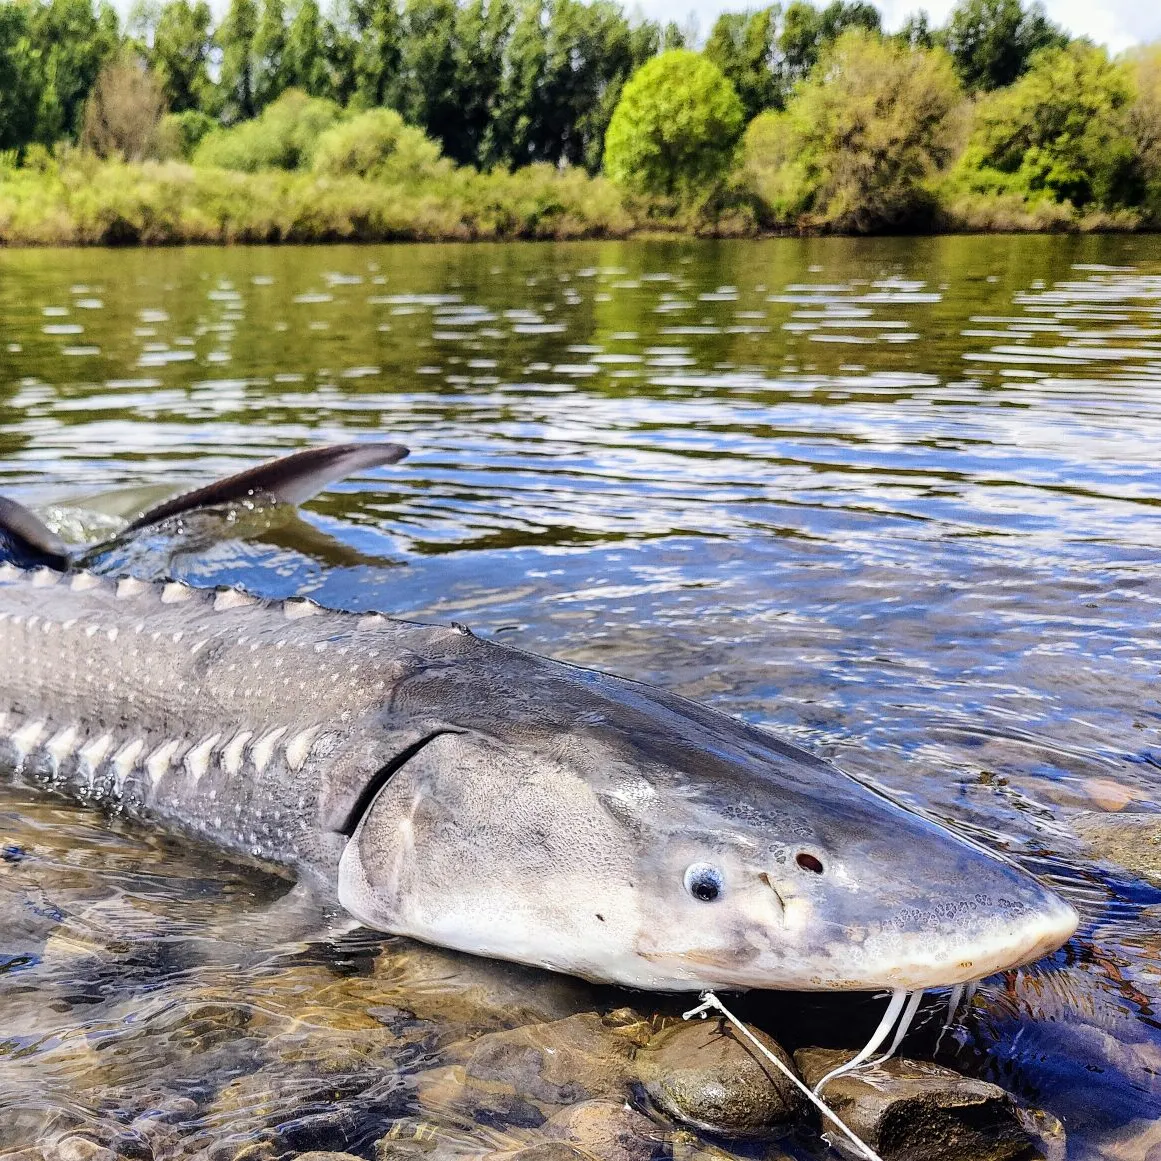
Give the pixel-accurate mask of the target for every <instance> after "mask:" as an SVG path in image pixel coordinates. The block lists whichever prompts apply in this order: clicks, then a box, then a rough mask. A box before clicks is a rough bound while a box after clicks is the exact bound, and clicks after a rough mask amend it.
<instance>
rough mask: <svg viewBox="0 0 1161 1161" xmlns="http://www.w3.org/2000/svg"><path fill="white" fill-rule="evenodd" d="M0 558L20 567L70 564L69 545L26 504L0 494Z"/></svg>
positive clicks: (63, 566)
mask: <svg viewBox="0 0 1161 1161" xmlns="http://www.w3.org/2000/svg"><path fill="white" fill-rule="evenodd" d="M0 560H6V561H8V562H10V563H12V564H15V565H19V566H20V567H21V568H36V567H38V566H40V565H48V567H49V568H60V569H64V568H68V565H69V550H68V546H67V545H66V544H65V542H64V541H63V540H61V538H60V537H59V536H57V534H56V533H55V532H53V531H52V530H51V529H50V528H48V527H47V526H46V525H45V524H44V523H43V521H41V519H40V518H39V517H38V516H34V515H33V514H32V513H31V512H30V511H29V510H28V509H27V508H25V506H24V505H23V504H18V503H17V502H16V501H15V500H10V499H8V497H7V496H0Z"/></svg>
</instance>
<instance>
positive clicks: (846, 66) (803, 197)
mask: <svg viewBox="0 0 1161 1161" xmlns="http://www.w3.org/2000/svg"><path fill="white" fill-rule="evenodd" d="M962 108H963V95H962V91H961V89H960V86H959V83H958V81H957V79H956V76H955V72H954V69H953V68H952V64H951V60H950V59H949V57H948V56H947V54H946V53H945V52H943V51H942V50H940V49H936V50H934V51H930V50H925V49H910V48H907V47H906V46H903V45H900V44H899V43H898V42H897V41H894V40H887V39H884V38H882V37H878V36H873V35H869V34H868V33H866V32H864V31H862V30H860V29H851V30H849V31H848V32H846V33H844V34H843V35H842V36H841V37H840V38H839V39H838V40H837V41H836V42H835V44H834V46H833V47H832V49H831V50H830V51H829V52H828V54H827V55H826V56H825V57H824V58H823V60H822V62H821V63H820V65H819V68H818V69H817V70H816V71H815V73H814V74H813V75H812V76H811V77H810V78H809V79H808V80H807V81H806V82H805V83H804V84H803V85H802V86H801V87H800V88H799V89H798V91H797V92H796V93H795V95H794V97H793V99H792V100H791V101H790V103H789V104H788V106H787V108H786V110H785V111H784V112H781V113H776V112H769V113H763V114H761V115H760V116H759V117H757V118H756V119H755V120H754V121H753V122H752V123H751V125H750V126H749V128H748V129H747V130H746V139H745V145H744V155H745V168H746V172H747V175H748V177H749V179H750V182H751V184H752V186H753V188H754V190H755V192H756V193H757V194H758V196H759V197H760V199H761V200H762V202H763V203H764V204H765V205H766V207H767V209H768V212H769V213H770V214H771V216H772V217H773V218H774V219H775V220H778V221H784V222H785V221H790V222H805V223H807V224H814V225H826V226H831V227H836V228H838V229H844V230H858V231H869V230H881V229H886V228H897V227H900V226H905V225H908V224H911V223H913V222H914V221H915V220H916V219H917V218H919V217H922V216H923V215H925V214H926V213H928V212H930V210H931V209H932V206H933V201H934V198H933V193H932V185H933V182H934V179H935V178H936V177H937V175H938V174H939V173H940V171H941V170H942V169H943V168H944V167H945V166H946V165H947V164H948V162H949V161H950V160H951V158H952V156H953V153H954V150H955V147H956V144H957V142H958V140H959V136H960V133H959V117H958V113H959V112H960V110H961V109H962Z"/></svg>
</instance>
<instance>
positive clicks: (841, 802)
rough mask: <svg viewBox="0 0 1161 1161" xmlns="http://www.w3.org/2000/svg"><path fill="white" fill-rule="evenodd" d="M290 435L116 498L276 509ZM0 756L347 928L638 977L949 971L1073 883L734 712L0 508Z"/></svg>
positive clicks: (1035, 931)
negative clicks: (128, 556) (170, 564)
mask: <svg viewBox="0 0 1161 1161" xmlns="http://www.w3.org/2000/svg"><path fill="white" fill-rule="evenodd" d="M404 455H406V449H405V448H402V447H399V446H398V445H382V444H380V445H352V446H344V447H338V448H324V449H318V450H315V451H310V452H306V453H299V455H298V456H292V457H289V458H287V459H284V460H280V461H276V462H275V463H274V464H272V465H267V466H264V467H260V468H258V469H253V470H251V471H249V472H245V473H243V474H242V475H241V476H238V477H233V478H231V479H230V480H226V481H223V482H221V483H219V484H216V485H213V486H211V487H210V488H207V489H202V490H201V491H199V492H196V493H191V494H189V495H188V496H186V497H179V498H178V499H177V500H176V501H171V502H169V503H167V504H165V505H162V506H161V507H160V508H159V509H155V510H153V512H151V513H146V515H145V516H143V517H141V518H139V519H138V520H136V521H134V522H133V524H132V525H131V526H130V528H129V533H128V534H130V535H132V534H135V533H136V532H137V531H138V530H140V529H142V528H146V527H149V526H151V525H155V524H156V523H157V522H158V521H164V520H172V519H180V518H183V517H184V515H186V514H188V513H191V512H193V511H196V510H199V509H202V508H205V507H209V506H214V505H219V504H227V503H237V502H240V501H241V502H251V501H253V500H254V499H255V498H258V499H259V500H261V499H262V498H265V499H267V500H272V501H279V502H283V503H291V504H294V503H299V502H301V501H302V500H303V499H305V498H306V497H308V496H309V495H311V494H313V492H314V491H317V490H319V489H320V488H321V487H323V486H325V484H326V483H328V482H330V481H331V480H333V479H336V478H339V477H340V476H342V475H345V474H347V473H349V472H350V471H352V470H355V469H358V468H363V467H368V466H372V465H376V464H383V463H388V462H394V461H397V460H399V459H401V458H402V457H403V456H404ZM0 529H2V531H0V544H2V545H6V546H7V554H8V556H9V557H12V558H14V562H13V563H8V564H5V565H4V566H3V567H0V765H2V766H3V767H5V768H6V769H7V770H9V771H10V772H12V774H13V775H14V776H16V777H18V778H20V779H23V780H25V781H29V782H32V783H35V784H37V785H39V786H42V787H46V788H51V789H53V790H56V791H60V792H63V793H65V794H68V795H70V796H72V797H74V798H76V799H80V800H82V801H85V802H91V803H94V804H99V805H102V806H104V807H106V808H111V809H113V810H116V811H120V812H124V813H126V814H129V815H132V816H136V817H141V818H145V819H149V820H152V821H154V822H155V823H157V824H160V825H161V826H164V827H167V828H171V829H174V830H177V831H180V832H184V833H186V834H190V835H194V836H197V837H199V838H202V839H206V840H209V841H210V842H212V843H215V844H218V845H219V846H221V847H224V848H227V849H229V850H232V851H235V852H239V853H244V854H245V855H246V856H250V857H253V858H256V859H259V860H263V861H266V862H269V863H274V864H278V865H280V866H282V867H285V868H288V869H289V870H290V872H291V873H292V874H293V875H295V876H296V877H297V878H298V880H299V882H300V883H302V884H305V885H307V886H308V887H309V889H310V890H311V891H314V892H318V893H319V895H320V896H321V897H323V898H328V899H332V900H335V901H337V903H338V904H339V905H340V906H341V907H342V908H343V909H345V911H346V912H347V913H348V914H349V915H350V916H351V917H353V918H354V919H355V920H358V921H360V922H362V923H364V924H366V925H367V926H369V927H371V928H374V929H377V930H379V931H383V932H390V933H395V934H399V935H405V936H411V937H414V938H416V939H419V940H424V941H427V942H430V943H434V944H439V945H443V946H446V947H450V948H455V949H458V950H461V951H467V952H474V953H477V954H480V955H485V956H491V957H497V958H501V959H506V960H512V961H516V962H519V963H523V964H529V965H536V966H539V967H543V968H548V969H551V970H554V971H560V972H567V973H572V974H575V975H578V976H582V977H584V978H586V979H589V980H593V981H602V982H610V983H615V984H621V985H626V986H631V987H636V988H647V989H662V990H677V991H687V990H702V989H709V988H715V989H746V988H778V989H793V990H829V989H855V990H875V989H880V988H890V989H892V990H895V991H899V990H920V989H925V988H931V987H937V986H947V985H958V984H961V983H963V982H965V981H973V980H977V979H980V978H982V977H984V976H987V975H990V974H992V973H994V972H996V971H1000V970H1003V969H1008V968H1012V967H1015V966H1017V965H1021V964H1025V963H1029V962H1031V961H1034V960H1036V959H1039V958H1040V957H1042V956H1044V955H1045V954H1047V953H1049V952H1051V951H1053V950H1054V949H1056V948H1058V947H1059V946H1060V945H1061V944H1062V943H1063V942H1064V941H1065V940H1067V939H1068V938H1069V936H1070V935H1071V934H1072V933H1073V931H1074V930H1075V928H1076V924H1077V915H1076V913H1075V911H1074V910H1073V908H1072V907H1071V906H1070V905H1069V904H1068V903H1067V902H1065V901H1064V900H1063V899H1061V898H1060V897H1059V896H1057V895H1056V894H1055V893H1054V892H1053V891H1051V890H1050V889H1048V888H1047V887H1046V886H1044V885H1042V884H1041V883H1040V882H1039V881H1038V880H1037V879H1035V878H1034V877H1033V876H1032V875H1031V874H1029V873H1028V872H1026V871H1025V870H1023V869H1022V868H1020V867H1019V866H1018V865H1016V864H1015V863H1013V862H1011V861H1009V860H1008V859H1006V858H1004V857H1002V856H1000V855H999V854H996V853H993V852H991V851H989V850H987V849H985V848H983V847H982V846H980V845H978V844H977V843H976V842H974V841H971V840H970V839H968V838H966V837H963V836H961V835H959V834H957V833H953V831H951V830H949V829H948V828H947V827H945V826H943V825H941V824H939V823H938V822H936V821H934V820H932V819H930V818H927V817H924V816H922V815H920V814H917V813H915V812H913V811H911V810H908V809H905V808H904V807H903V806H901V805H899V804H897V803H896V802H894V801H892V800H890V799H888V798H887V797H885V796H884V795H883V794H881V793H879V792H878V791H876V790H874V789H872V788H871V787H869V786H868V785H865V784H863V783H861V782H859V781H857V780H856V779H854V778H853V777H850V776H849V775H846V774H844V773H842V772H840V771H839V770H838V769H836V768H835V767H834V766H832V765H830V764H829V763H827V762H825V761H822V760H821V759H819V758H817V757H815V756H813V755H811V754H809V753H808V752H806V751H805V750H802V749H800V748H799V747H797V746H794V745H790V744H789V743H787V742H785V741H782V740H780V739H779V738H777V737H774V736H772V735H771V734H770V733H768V732H766V731H764V730H762V729H759V728H756V727H754V726H751V725H748V724H746V723H745V722H743V721H740V720H738V719H735V718H733V717H730V716H727V715H726V714H723V713H720V712H717V711H715V710H713V709H709V708H706V707H703V706H701V705H697V704H695V703H693V702H691V701H687V700H686V699H684V698H682V697H679V696H677V695H675V694H673V693H670V692H667V691H665V690H662V689H657V688H653V687H650V686H648V685H643V684H640V683H637V682H633V681H628V680H625V679H623V678H619V677H615V676H611V675H609V674H606V673H601V672H596V671H594V670H591V669H585V668H581V667H579V666H576V665H570V664H565V663H563V662H560V661H554V660H550V659H547V658H545V657H541V656H537V655H535V654H533V653H529V652H525V651H523V650H520V649H517V648H513V647H511V646H508V645H504V644H500V643H498V642H495V641H490V640H484V639H481V638H478V637H476V636H474V635H473V634H472V633H471V632H470V631H469V630H467V629H466V628H464V627H462V626H459V625H454V624H453V625H448V626H445V625H432V624H420V623H416V622H412V621H405V620H400V619H397V618H393V617H389V616H385V615H382V614H378V613H376V614H369V615H367V614H362V615H360V614H353V613H344V612H336V611H331V610H328V609H325V608H321V607H320V606H319V605H317V604H315V603H313V602H312V601H310V600H307V599H291V600H285V601H270V600H260V599H257V598H255V597H253V596H251V595H248V594H247V593H245V592H242V591H239V590H237V589H221V590H205V589H198V588H194V587H190V586H189V585H186V584H183V583H181V582H178V581H172V580H170V581H166V580H160V581H154V580H146V579H139V578H136V577H133V576H120V577H116V576H113V577H107V576H102V575H98V574H97V573H96V572H94V571H90V570H86V569H84V568H78V567H76V565H75V564H74V563H73V562H72V560H71V558H70V556H69V552H68V549H67V548H66V547H65V546H64V545H62V544H61V543H60V541H59V540H58V539H57V538H56V537H55V536H54V535H53V534H52V533H51V532H49V531H48V529H47V528H45V527H44V526H43V525H42V524H40V522H39V521H38V520H37V518H36V517H35V516H33V515H32V514H31V513H29V512H28V511H27V510H26V509H24V508H22V507H21V506H20V505H18V504H15V502H13V501H5V502H4V504H3V506H2V507H0Z"/></svg>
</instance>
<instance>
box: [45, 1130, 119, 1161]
mask: <svg viewBox="0 0 1161 1161" xmlns="http://www.w3.org/2000/svg"><path fill="white" fill-rule="evenodd" d="M44 1158H45V1161H117V1154H116V1153H115V1152H114V1151H113V1150H112V1149H110V1148H108V1147H107V1146H105V1145H101V1144H99V1143H98V1142H96V1141H94V1140H92V1139H91V1138H89V1137H82V1136H79V1135H70V1136H67V1137H61V1138H60V1139H59V1140H58V1141H55V1142H54V1143H53V1144H51V1145H46V1146H45V1147H44Z"/></svg>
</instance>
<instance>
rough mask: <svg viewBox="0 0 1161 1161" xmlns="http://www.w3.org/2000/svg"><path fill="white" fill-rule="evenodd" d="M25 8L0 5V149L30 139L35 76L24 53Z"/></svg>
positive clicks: (34, 96)
mask: <svg viewBox="0 0 1161 1161" xmlns="http://www.w3.org/2000/svg"><path fill="white" fill-rule="evenodd" d="M28 35H29V8H28V7H27V6H26V5H23V4H0V150H9V149H15V148H17V147H19V146H21V145H24V144H25V143H26V142H28V141H30V140H32V137H33V133H34V131H35V128H36V109H37V103H38V93H37V78H36V76H35V74H34V71H33V69H32V67H31V65H32V62H31V60H30V59H29V57H30V54H29V52H28V48H29V45H28Z"/></svg>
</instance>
